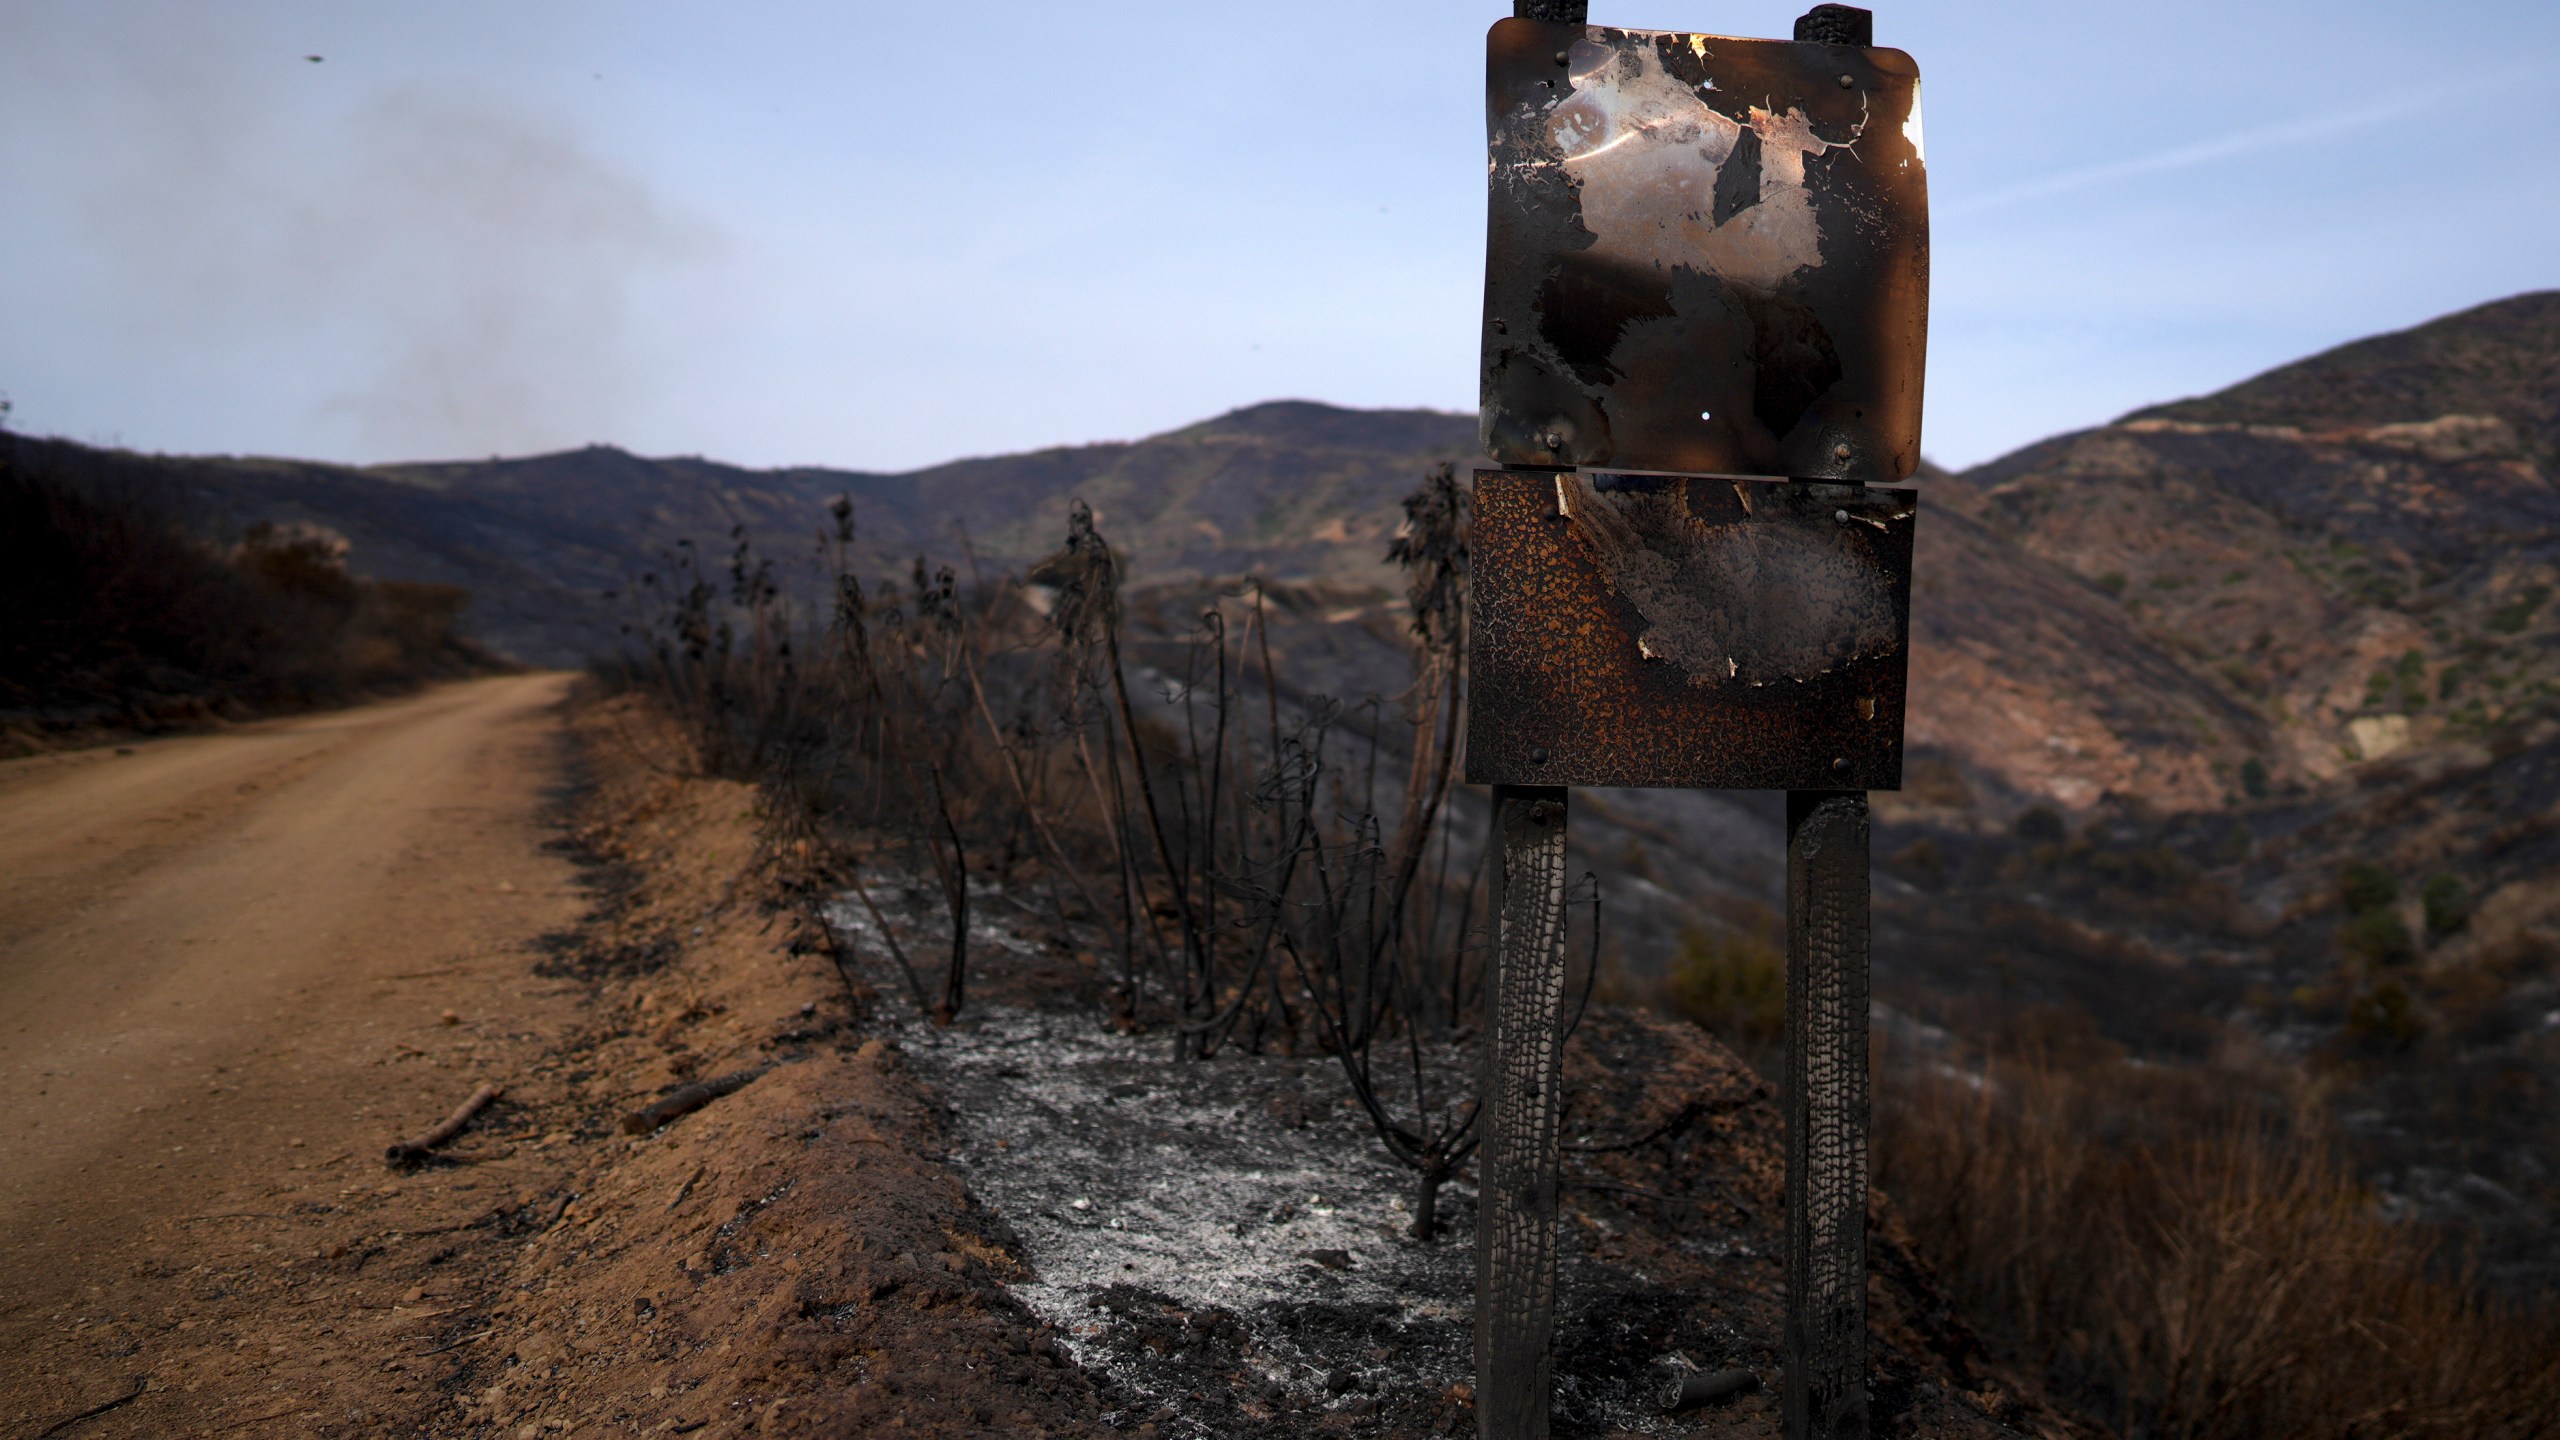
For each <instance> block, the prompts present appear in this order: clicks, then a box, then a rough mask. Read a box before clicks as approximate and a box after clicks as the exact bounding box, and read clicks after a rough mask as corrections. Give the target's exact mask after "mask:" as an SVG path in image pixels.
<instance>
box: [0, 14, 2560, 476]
mask: <svg viewBox="0 0 2560 1440" xmlns="http://www.w3.org/2000/svg"><path fill="white" fill-rule="evenodd" d="M1800 8H1801V7H1800V6H1797V5H1772V4H1764V3H1741V0H1737V3H1731V4H1725V5H1720V6H1711V5H1705V4H1698V3H1694V0H1646V3H1642V4H1638V3H1635V0H1598V3H1595V4H1594V6H1593V12H1592V18H1593V19H1594V20H1595V21H1598V22H1600V23H1605V24H1622V25H1632V26H1646V27H1655V28H1664V29H1694V30H1705V31H1710V32H1718V33H1727V34H1745V35H1784V34H1786V33H1787V32H1788V25H1789V22H1790V21H1791V19H1792V17H1793V16H1794V14H1795V13H1796V12H1797V10H1798V9H1800ZM1504 13H1507V10H1506V9H1505V7H1503V6H1501V5H1498V4H1497V5H1490V6H1488V5H1483V4H1454V3H1443V0H1415V3H1406V4H1375V3H1373V4H1354V3H1338V0H1302V3H1298V4H1293V5H1286V6H1276V5H1274V6H1264V7H1258V8H1251V7H1244V6H1229V5H1219V4H1207V3H1194V4H1184V5H1170V4H1155V3H1143V0H1131V3H1128V4H1125V5H1123V6H1121V7H1120V8H1119V9H1118V10H1117V11H1114V12H1104V11H1102V10H1098V9H1096V8H1094V7H1085V6H1060V5H1055V4H1045V5H1031V4H1016V3H977V4H971V3H945V4H941V5H937V6H932V7H917V8H915V9H913V10H911V11H901V10H897V9H892V8H890V7H886V6H878V5H870V4H862V3H852V4H845V3H834V4H819V3H783V0H771V3H730V4H719V5H714V4H709V3H656V4H647V5H635V4H629V3H620V4H609V3H576V0H553V3H543V4H525V3H522V0H508V3H503V4H499V3H472V0H436V3H425V0H367V3H354V0H341V3H338V4H318V3H258V0H228V3H224V4H221V5H205V4H201V3H185V4H177V3H166V4H164V3H141V0H7V3H5V4H0V254H5V255H6V256H7V259H6V262H5V263H4V264H0V392H5V393H6V394H7V396H8V397H9V398H10V399H11V401H12V402H13V403H14V405H15V417H14V423H15V424H16V425H17V426H19V427H20V428H22V429H25V430H28V431H31V432H36V433H49V434H59V435H67V436H71V437H73V438H76V439H88V440H100V441H114V442H118V443H122V444H126V445H130V446H134V447H136V448H142V449H157V450H169V451H208V452H216V451H218V452H255V453H266V454H290V455H302V456H311V457H317V458H327V459H345V460H387V459H408V458H424V457H448V456H470V455H486V454H493V453H502V452H503V453H518V452H522V451H527V450H536V449H549V448H559V447H564V446H571V445H578V444H584V443H587V442H589V441H605V442H611V443H614V444H619V445H623V446H626V447H628V448H631V449H634V450H639V451H642V452H645V453H699V454H706V455H712V456H716V457H719V458H722V459H729V460H735V461H740V462H744V463H750V464H790V463H814V464H828V465H838V466H846V467H853V468H866V469H890V468H904V467H909V466H915V465H922V464H928V463H931V462H934V461H938V460H943V459H949V458H953V457H956V456H960V455H970V454H987V453H994V452H1000V451H1008V450H1018V449H1026V448H1031V447H1034V446H1039V445H1047V444H1057V443H1069V442H1080V441H1087V440H1100V439H1115V438H1129V437H1134V436H1139V435H1144V434H1149V433H1153V432H1156V431H1159V430H1164V429H1168V428H1172V427H1174V426H1178V425H1181V424H1184V423H1187V422H1189V421H1192V420H1196V419H1199V418H1202V417H1205V416H1208V415H1211V414H1215V413H1217V412H1219V411H1222V410H1225V409H1229V408H1232V407H1234V406H1237V405H1243V404H1249V403H1252V402H1254V401H1258V400H1264V399H1274V398H1281V397H1303V398H1311V399H1319V400H1329V401H1334V402H1337V403H1341V404H1347V405H1429V406H1436V407H1442V408H1449V409H1464V408H1471V407H1472V406H1473V404H1474V398H1475V397H1474V384H1475V378H1474V377H1475V363H1474V353H1473V352H1474V346H1475V340H1476V333H1477V331H1476V309H1477V306H1478V303H1479V286H1480V275H1481V270H1482V263H1483V256H1482V248H1481V247H1482V243H1483V208H1484V206H1483V195H1482V188H1483V174H1484V160H1483V149H1482V146H1483V137H1482V123H1483V122H1482V108H1481V107H1482V101H1481V85H1482V80H1481V69H1482V63H1483V62H1482V34H1483V31H1484V29H1485V27H1486V26H1487V25H1488V24H1489V23H1490V22H1491V21H1492V20H1494V19H1495V18H1498V17H1499V16H1500V15H1502V14H1504ZM1876 24H1877V38H1878V39H1879V40H1880V41H1881V42H1883V43H1886V44H1891V45H1896V46H1899V47H1901V48H1903V49H1905V50H1908V51H1910V52H1911V53H1912V54H1913V55H1914V56H1916V57H1917V58H1918V60H1919V62H1920V66H1921V71H1922V74H1923V76H1924V77H1925V79H1924V96H1925V100H1926V112H1927V130H1928V155H1929V163H1930V185H1931V192H1932V197H1933V204H1934V207H1935V212H1936V215H1935V222H1934V223H1935V266H1936V280H1935V292H1934V298H1933V315H1932V335H1931V356H1930V382H1929V406H1928V421H1927V439H1926V449H1927V451H1928V453H1929V454H1931V455H1932V456H1933V457H1935V458H1937V459H1939V460H1940V461H1942V462H1945V463H1949V464H1956V465H1963V464H1970V463H1973V462H1976V461H1979V460H1983V459H1987V458H1989V457H1991V456H1993V455H1995V454H1998V453H2000V452H2002V451H2005V450H2007V449H2009V448H2011V447H2013V446H2016V445H2018V444H2021V443H2024V442H2026V441H2029V440H2032V439H2035V438H2037V437H2039V436H2042V435H2046V434H2050V433H2052V432H2054V431H2057V430H2063V429H2068V428H2072V427H2075V426H2081V425H2087V424H2092V423H2096V422H2099V421H2103V420H2105V419H2108V418H2110V417H2112V416H2114V415H2117V414H2120V413H2122V412H2123V411H2125V410H2128V409H2131V408H2133V407H2135V406H2138V405H2142V404H2145V403H2149V402H2152V401H2157V400H2164V399H2169V398H2173V397H2176V396H2180V395H2185V394H2192V393H2196V392H2199V391H2203V390H2208V389H2212V388H2215V387H2218V386H2220V385H2224V384H2227V383H2229V382H2231V381H2233V380H2236V379H2239V378H2241V377H2243V376H2246V375H2248V374H2251V373H2253V372H2255V371H2257V370H2260V369H2263V368H2265V367H2267V366H2269V365H2273V364H2277V363H2281V362H2283V361H2285V360H2288V359H2292V358H2295V357H2297V356H2300V355H2303V354H2306V353H2309V352H2310V351H2313V350H2316V349H2319V348H2321V347H2323V346H2327V345H2330V344H2334V343H2337V342H2338V341H2341V340H2346V339H2350V338H2353V337H2355V336H2358V335H2363V334H2369V333H2372V332H2374V331H2377V330H2384V329H2392V328H2397V327H2400V326H2404V325H2408V324H2413V323H2416V322H2418V321H2421V320H2424V319H2427V318H2429V317H2431V316H2433V315H2436V314H2440V313H2442V312H2444V311H2447V310H2452V309H2456V308H2460V307H2462V306H2466V305H2470V304H2475V303H2478V302H2480V301H2484V300H2488V299H2493V298H2496V297H2499V296H2503V295H2508V294H2512V293H2515V292H2517V291H2521V290H2529V289H2539V288H2547V287H2551V286H2554V285H2560V240H2555V239H2554V236H2555V235H2560V146H2555V145H2554V144H2553V143H2552V136H2551V131H2552V129H2553V124H2554V122H2553V120H2552V118H2551V117H2552V113H2553V112H2552V108H2551V105H2550V102H2549V100H2548V99H2547V98H2546V97H2548V96H2549V95H2551V94H2552V93H2553V92H2554V90H2555V88H2560V6H2554V5H2551V4H2549V3H2547V0H2544V3H2535V4H2528V3H2506V0H2500V3H2444V4H2438V5H2433V6H2413V5H2409V4H2406V3H2405V0H2398V3H2390V4H2382V3H2364V0H2344V3H2341V0H2329V3H2322V4H2317V5H2315V4H2310V3H2246V0H2240V3H2220V4H2205V3H2196V0H2147V3H2144V4H2142V5H2138V6H2137V5H2099V4H2054V3H2051V0H2046V3H2042V4H2033V5H2030V4H2023V3H2016V4H2012V3H1966V0H1934V3H1929V4H1925V5H1924V4H1911V5H1904V6H1893V5H1885V6H1881V7H1879V9H1878V12H1877V21H1876ZM309 55H318V56H320V57H322V58H321V60H320V61H319V62H317V63H314V62H311V61H309V60H307V59H305V58H304V57H306V56H309Z"/></svg>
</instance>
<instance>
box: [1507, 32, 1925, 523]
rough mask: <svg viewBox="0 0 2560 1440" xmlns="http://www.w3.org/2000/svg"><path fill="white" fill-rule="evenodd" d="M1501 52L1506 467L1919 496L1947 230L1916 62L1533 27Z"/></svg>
mask: <svg viewBox="0 0 2560 1440" xmlns="http://www.w3.org/2000/svg"><path fill="white" fill-rule="evenodd" d="M1490 46H1491V64H1490V67H1489V73H1488V93H1487V102H1488V111H1487V116H1488V123H1489V135H1490V142H1491V164H1492V181H1493V183H1492V187H1491V193H1492V211H1491V217H1490V218H1491V226H1490V231H1489V235H1490V241H1489V251H1488V261H1487V267H1486V294H1485V302H1486V308H1485V337H1484V385H1483V391H1484V403H1483V414H1484V421H1483V425H1484V438H1485V443H1486V447H1487V450H1488V452H1489V453H1491V454H1492V455H1493V456H1494V457H1495V458H1497V459H1499V460H1502V461H1505V462H1507V463H1511V464H1521V465H1611V466H1620V467H1625V468H1630V469H1647V470H1653V469H1659V470H1685V471H1703V472H1710V473H1723V474H1758V475H1789V476H1798V477H1806V478H1836V479H1857V480H1893V479H1899V478H1901V477H1903V476H1905V475H1908V474H1909V473H1911V471H1912V470H1913V469H1914V468H1916V466H1917V464H1918V461H1919V420H1920V387H1921V356H1922V350H1923V343H1924V341H1925V335H1926V329H1927V284H1928V228H1927V193H1926V192H1927V182H1926V165H1925V162H1923V161H1922V159H1921V158H1920V150H1919V120H1918V110H1917V104H1918V81H1919V76H1918V71H1917V68H1916V67H1915V66H1913V65H1912V63H1911V61H1910V58H1909V57H1908V56H1905V55H1903V54H1902V53H1901V52H1899V51H1895V50H1882V49H1871V48H1867V47H1863V46H1845V45H1823V44H1811V43H1804V44H1799V43H1794V42H1786V41H1769V40H1729V39H1724V38H1721V37H1713V36H1702V35H1675V34H1670V33H1667V32H1657V31H1639V30H1617V29H1610V28H1606V27H1600V26H1578V25H1559V24H1548V23H1541V22H1534V21H1523V20H1506V21H1503V22H1501V23H1499V24H1497V25H1496V26H1495V27H1494V29H1493V33H1492V36H1491V40H1490Z"/></svg>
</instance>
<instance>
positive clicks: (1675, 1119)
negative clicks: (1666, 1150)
mask: <svg viewBox="0 0 2560 1440" xmlns="http://www.w3.org/2000/svg"><path fill="white" fill-rule="evenodd" d="M1706 1110H1707V1107H1706V1105H1705V1104H1704V1103H1703V1102H1701V1101H1697V1100H1692V1101H1690V1102H1689V1103H1688V1104H1686V1105H1683V1106H1681V1107H1680V1109H1679V1111H1678V1112H1677V1113H1676V1114H1674V1115H1673V1116H1672V1117H1671V1118H1670V1119H1668V1120H1665V1121H1663V1122H1662V1123H1661V1124H1659V1125H1656V1126H1654V1127H1653V1128H1652V1129H1650V1130H1647V1131H1646V1132H1644V1133H1643V1134H1641V1135H1638V1136H1637V1137H1635V1138H1634V1139H1632V1140H1613V1141H1611V1142H1609V1143H1608V1144H1606V1145H1594V1144H1591V1143H1590V1142H1588V1141H1585V1142H1584V1143H1582V1144H1579V1145H1562V1146H1558V1147H1557V1148H1558V1149H1561V1150H1567V1151H1570V1152H1572V1153H1574V1154H1577V1155H1605V1154H1608V1153H1609V1152H1611V1151H1616V1150H1640V1149H1642V1148H1644V1147H1645V1146H1647V1145H1650V1144H1652V1143H1653V1142H1654V1141H1656V1140H1676V1139H1678V1138H1679V1137H1680V1136H1682V1135H1684V1134H1687V1133H1688V1130H1689V1127H1690V1126H1692V1125H1694V1124H1696V1123H1697V1122H1698V1117H1699V1116H1700V1115H1703V1114H1705V1113H1706Z"/></svg>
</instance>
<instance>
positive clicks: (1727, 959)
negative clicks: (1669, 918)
mask: <svg viewBox="0 0 2560 1440" xmlns="http://www.w3.org/2000/svg"><path fill="white" fill-rule="evenodd" d="M1664 998H1665V999H1666V1000H1667V1001H1669V1003H1670V1006H1671V1009H1672V1010H1673V1011H1674V1012H1675V1013H1677V1014H1678V1015H1679V1016H1680V1017H1681V1018H1682V1019H1685V1020H1688V1021H1690V1022H1691V1023H1693V1024H1695V1025H1697V1026H1699V1027H1700V1028H1702V1029H1704V1030H1706V1031H1708V1032H1709V1033H1710V1034H1713V1035H1714V1036H1716V1037H1717V1038H1718V1039H1720V1040H1725V1041H1730V1042H1737V1043H1747V1044H1759V1045H1765V1044H1769V1043H1772V1042H1774V1041H1776V1040H1777V1039H1778V1037H1779V1036H1781V1035H1783V1034H1784V1033H1785V1032H1786V1028H1787V957H1786V956H1785V955H1784V954H1783V953H1782V952H1780V951H1779V949H1778V948H1777V947H1776V946H1775V945H1773V944H1771V943H1770V942H1769V941H1768V940H1767V939H1766V938H1764V937H1761V936H1753V935H1714V934H1710V933H1708V932H1707V931H1704V930H1690V931H1687V932H1686V933H1684V934H1682V935H1681V937H1680V955H1679V958H1678V959H1677V960H1675V961H1674V962H1673V963H1672V969H1671V977H1670V979H1669V981H1668V982H1667V983H1666V984H1665V986H1664Z"/></svg>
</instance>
